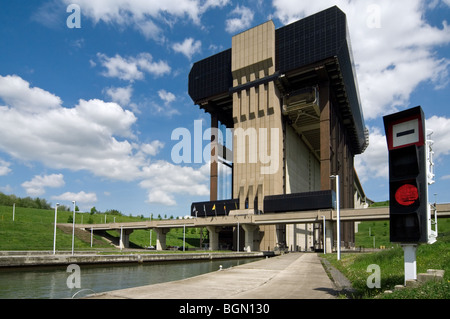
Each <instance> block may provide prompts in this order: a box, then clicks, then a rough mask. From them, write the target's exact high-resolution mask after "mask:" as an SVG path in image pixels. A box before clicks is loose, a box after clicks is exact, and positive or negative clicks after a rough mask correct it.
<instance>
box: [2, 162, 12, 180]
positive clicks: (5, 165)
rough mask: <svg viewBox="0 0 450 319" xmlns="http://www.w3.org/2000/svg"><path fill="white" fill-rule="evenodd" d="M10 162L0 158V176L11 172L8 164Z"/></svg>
mask: <svg viewBox="0 0 450 319" xmlns="http://www.w3.org/2000/svg"><path fill="white" fill-rule="evenodd" d="M10 165H11V163H9V162H7V161H4V160H2V159H1V158H0V176H5V175H8V174H9V173H10V172H11V169H10V168H9V166H10Z"/></svg>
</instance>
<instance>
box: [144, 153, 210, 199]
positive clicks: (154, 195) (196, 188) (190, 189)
mask: <svg viewBox="0 0 450 319" xmlns="http://www.w3.org/2000/svg"><path fill="white" fill-rule="evenodd" d="M205 165H208V166H209V164H208V163H207V164H205ZM143 172H144V174H145V176H146V177H145V179H144V180H142V181H141V182H140V183H139V185H140V186H141V187H142V188H144V189H147V190H148V202H149V203H157V204H163V205H168V206H173V205H174V204H175V203H176V201H175V198H174V195H184V194H188V195H192V196H205V195H209V187H208V183H209V171H207V172H208V174H205V172H206V169H205V168H204V166H202V167H201V168H199V169H194V168H192V167H183V166H177V165H173V164H171V163H167V162H164V161H158V162H156V163H153V164H151V165H149V166H147V167H145V168H144V169H143Z"/></svg>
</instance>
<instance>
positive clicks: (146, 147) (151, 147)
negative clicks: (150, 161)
mask: <svg viewBox="0 0 450 319" xmlns="http://www.w3.org/2000/svg"><path fill="white" fill-rule="evenodd" d="M163 147H164V143H162V142H160V141H153V142H151V143H150V144H142V145H141V151H142V152H144V153H145V154H148V155H150V156H155V155H157V154H158V153H159V151H160V150H161V149H162V148H163Z"/></svg>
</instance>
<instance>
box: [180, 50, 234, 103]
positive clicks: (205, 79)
mask: <svg viewBox="0 0 450 319" xmlns="http://www.w3.org/2000/svg"><path fill="white" fill-rule="evenodd" d="M232 86H233V77H232V75H231V49H228V50H226V51H223V52H220V53H218V54H216V55H213V56H211V57H209V58H206V59H204V60H201V61H199V62H196V63H195V64H194V65H193V67H192V69H191V72H190V73H189V95H190V96H191V98H192V100H193V101H194V102H198V101H201V100H203V99H207V98H209V97H212V96H215V95H218V94H221V93H226V92H228V90H229V89H230V87H232Z"/></svg>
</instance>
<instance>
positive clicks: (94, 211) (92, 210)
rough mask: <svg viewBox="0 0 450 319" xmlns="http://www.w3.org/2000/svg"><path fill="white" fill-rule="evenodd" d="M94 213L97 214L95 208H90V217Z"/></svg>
mask: <svg viewBox="0 0 450 319" xmlns="http://www.w3.org/2000/svg"><path fill="white" fill-rule="evenodd" d="M96 213H98V212H97V208H95V206H94V207H92V208H91V215H94V214H96Z"/></svg>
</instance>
